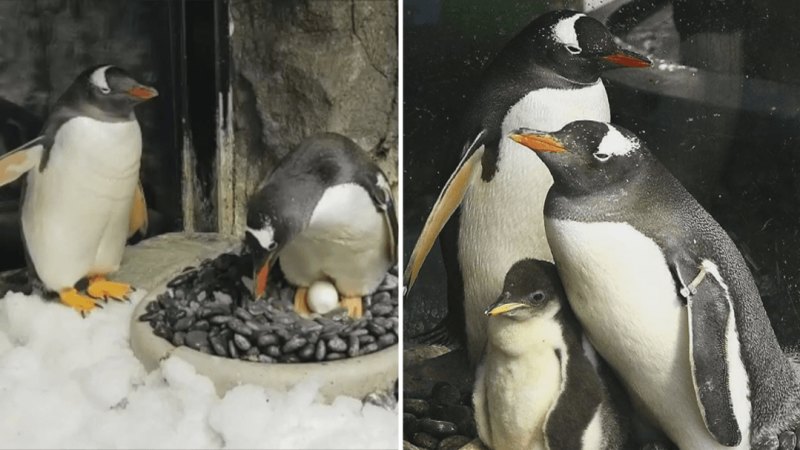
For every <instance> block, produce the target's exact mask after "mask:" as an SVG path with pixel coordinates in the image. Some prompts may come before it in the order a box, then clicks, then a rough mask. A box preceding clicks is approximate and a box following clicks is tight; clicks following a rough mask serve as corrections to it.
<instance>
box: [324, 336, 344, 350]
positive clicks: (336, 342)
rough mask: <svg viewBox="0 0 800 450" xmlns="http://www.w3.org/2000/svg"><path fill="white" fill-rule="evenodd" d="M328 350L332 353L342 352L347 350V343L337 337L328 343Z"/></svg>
mask: <svg viewBox="0 0 800 450" xmlns="http://www.w3.org/2000/svg"><path fill="white" fill-rule="evenodd" d="M328 348H329V349H330V350H331V351H333V352H344V351H345V350H347V343H346V342H345V341H344V340H343V339H342V338H340V337H338V336H337V337H334V338H332V339H331V340H329V341H328Z"/></svg>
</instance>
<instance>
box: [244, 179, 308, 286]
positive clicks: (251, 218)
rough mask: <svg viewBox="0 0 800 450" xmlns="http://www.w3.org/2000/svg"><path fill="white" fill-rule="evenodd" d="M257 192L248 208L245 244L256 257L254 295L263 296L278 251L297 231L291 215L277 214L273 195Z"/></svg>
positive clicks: (254, 262)
mask: <svg viewBox="0 0 800 450" xmlns="http://www.w3.org/2000/svg"><path fill="white" fill-rule="evenodd" d="M263 193H264V190H261V191H259V192H258V193H256V194H255V195H254V196H253V197H252V198H251V199H250V201H249V203H248V208H247V231H246V232H245V237H244V244H245V246H246V248H247V249H248V250H249V251H250V254H251V255H252V257H253V281H254V283H253V295H254V297H255V298H256V299H258V298H261V297H262V296H263V295H264V294H265V293H266V290H267V280H268V278H269V272H270V270H271V268H272V266H273V265H274V264H275V261H276V260H277V259H278V254H279V253H280V252H281V250H283V247H284V246H285V245H286V244H287V243H288V242H289V241H290V240H291V239H292V237H293V236H294V235H295V234H296V233H295V232H294V231H293V230H294V228H295V226H294V222H293V221H292V219H291V218H290V217H287V216H286V215H283V214H277V213H276V212H277V211H278V209H277V208H276V207H275V205H274V203H273V200H272V198H274V197H270V196H267V195H263Z"/></svg>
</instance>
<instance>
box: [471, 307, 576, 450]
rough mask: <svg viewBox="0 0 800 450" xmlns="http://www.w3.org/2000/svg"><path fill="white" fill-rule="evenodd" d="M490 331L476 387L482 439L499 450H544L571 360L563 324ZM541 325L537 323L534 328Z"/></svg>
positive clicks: (543, 322)
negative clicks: (547, 428)
mask: <svg viewBox="0 0 800 450" xmlns="http://www.w3.org/2000/svg"><path fill="white" fill-rule="evenodd" d="M490 320H502V321H507V323H506V324H502V325H505V326H502V325H501V326H495V324H494V323H493V324H490V325H489V334H490V338H489V343H488V344H487V350H486V355H485V356H484V362H483V366H482V367H481V369H480V371H479V374H480V375H479V377H478V379H477V381H476V392H475V398H474V400H475V406H476V410H479V412H477V413H476V416H475V417H476V421H477V425H478V429H479V433H480V435H481V439H482V440H484V442H486V443H487V444H489V445H490V447H491V448H494V449H497V450H511V449H541V450H544V449H545V448H546V445H545V425H546V422H547V416H548V414H549V412H550V411H551V410H552V408H553V407H554V405H555V403H556V401H557V400H558V397H559V396H560V394H561V386H562V364H566V363H567V361H566V360H565V361H559V359H558V357H557V356H556V350H561V352H560V353H561V354H562V357H563V358H566V357H567V352H566V351H565V350H566V344H565V343H564V340H563V337H562V331H561V328H560V327H559V325H558V323H556V322H555V321H550V320H535V319H534V320H531V321H528V322H523V323H512V322H510V320H511V319H506V318H498V319H494V318H493V319H490ZM532 322H536V323H532Z"/></svg>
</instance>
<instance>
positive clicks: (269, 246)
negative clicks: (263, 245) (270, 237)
mask: <svg viewBox="0 0 800 450" xmlns="http://www.w3.org/2000/svg"><path fill="white" fill-rule="evenodd" d="M276 248H278V243H277V242H270V244H269V245H268V246H267V250H269V251H273V250H275V249H276Z"/></svg>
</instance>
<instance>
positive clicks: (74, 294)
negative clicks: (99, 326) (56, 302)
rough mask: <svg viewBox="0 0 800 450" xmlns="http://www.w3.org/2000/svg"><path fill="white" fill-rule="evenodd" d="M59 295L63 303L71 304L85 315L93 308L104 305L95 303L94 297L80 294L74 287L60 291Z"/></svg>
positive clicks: (71, 306) (70, 305)
mask: <svg viewBox="0 0 800 450" xmlns="http://www.w3.org/2000/svg"><path fill="white" fill-rule="evenodd" d="M58 297H59V299H60V300H61V303H63V304H65V305H67V306H69V307H70V308H72V309H74V310H75V311H78V312H79V313H81V316H83V317H86V314H87V313H89V312H90V311H92V310H93V309H95V308H102V307H103V306H102V305H98V304H97V303H95V302H94V299H92V298H90V297H87V296H85V295H81V294H79V293H78V291H76V290H75V289H74V288H69V289H64V290H63V291H61V292H59V293H58Z"/></svg>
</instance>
